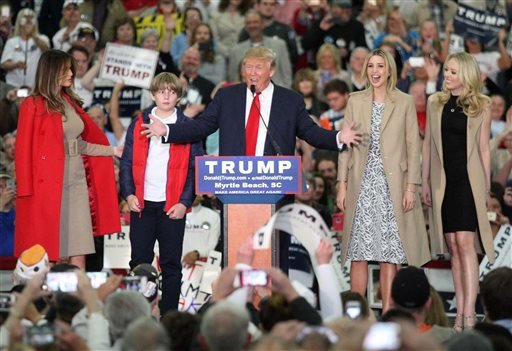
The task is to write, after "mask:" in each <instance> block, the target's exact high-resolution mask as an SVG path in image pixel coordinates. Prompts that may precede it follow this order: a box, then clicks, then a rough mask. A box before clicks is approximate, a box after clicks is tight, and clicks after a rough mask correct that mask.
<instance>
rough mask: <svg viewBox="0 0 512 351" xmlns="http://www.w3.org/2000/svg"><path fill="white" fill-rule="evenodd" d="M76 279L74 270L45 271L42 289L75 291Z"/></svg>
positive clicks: (76, 286)
mask: <svg viewBox="0 0 512 351" xmlns="http://www.w3.org/2000/svg"><path fill="white" fill-rule="evenodd" d="M77 288H78V279H77V276H76V273H75V272H48V273H46V279H45V284H44V286H43V289H46V290H48V291H61V292H73V291H77Z"/></svg>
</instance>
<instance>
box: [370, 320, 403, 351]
mask: <svg viewBox="0 0 512 351" xmlns="http://www.w3.org/2000/svg"><path fill="white" fill-rule="evenodd" d="M399 333H400V325H398V324H396V323H391V322H387V323H375V324H374V325H372V327H371V328H370V330H369V331H368V333H367V334H366V336H365V338H364V341H363V350H365V351H377V350H378V351H384V350H397V349H399V348H400V344H401V342H400V337H399Z"/></svg>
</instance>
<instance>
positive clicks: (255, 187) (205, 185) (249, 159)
mask: <svg viewBox="0 0 512 351" xmlns="http://www.w3.org/2000/svg"><path fill="white" fill-rule="evenodd" d="M301 187H302V172H301V162H300V157H298V156H276V157H262V156H233V157H212V156H205V157H196V193H197V194H215V195H216V196H217V197H218V198H219V199H220V200H221V201H222V202H223V203H225V204H226V203H230V204H262V203H266V204H272V203H276V202H277V201H278V200H279V199H280V198H281V197H282V195H284V194H296V193H298V192H300V191H301Z"/></svg>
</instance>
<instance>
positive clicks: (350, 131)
mask: <svg viewBox="0 0 512 351" xmlns="http://www.w3.org/2000/svg"><path fill="white" fill-rule="evenodd" d="M338 138H339V141H340V142H341V143H343V144H345V145H347V146H348V147H352V146H354V145H357V144H359V143H360V142H361V140H362V135H361V132H358V131H357V130H354V122H349V123H347V124H345V125H344V126H343V128H341V130H340V132H339V134H338Z"/></svg>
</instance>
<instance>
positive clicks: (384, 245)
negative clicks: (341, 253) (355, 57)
mask: <svg viewBox="0 0 512 351" xmlns="http://www.w3.org/2000/svg"><path fill="white" fill-rule="evenodd" d="M383 114H384V104H383V103H378V102H375V101H374V102H373V103H372V118H371V131H370V144H369V146H368V159H367V161H366V167H365V170H364V173H363V179H362V180H361V188H360V189H359V196H358V199H357V204H356V210H355V214H354V221H353V224H352V232H351V234H350V241H349V246H348V253H347V259H348V260H351V261H378V262H388V263H407V259H406V257H405V252H404V248H403V246H402V241H401V240H400V236H399V232H398V223H397V220H396V217H395V212H394V209H393V202H392V200H391V193H390V191H389V187H388V183H387V180H386V174H385V172H384V163H383V162H382V155H381V151H380V124H381V121H382V115H383Z"/></svg>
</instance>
